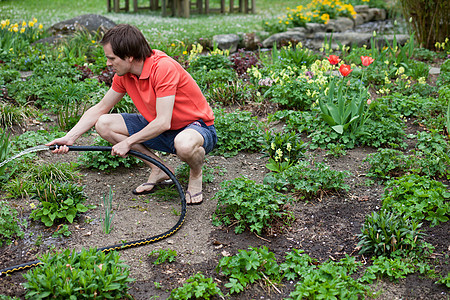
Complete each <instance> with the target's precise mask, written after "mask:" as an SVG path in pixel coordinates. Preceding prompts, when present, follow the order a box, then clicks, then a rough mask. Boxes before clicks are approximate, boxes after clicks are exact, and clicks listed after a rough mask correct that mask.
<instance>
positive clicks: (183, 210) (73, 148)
mask: <svg viewBox="0 0 450 300" xmlns="http://www.w3.org/2000/svg"><path fill="white" fill-rule="evenodd" d="M56 147H58V146H50V147H49V150H54V149H56ZM68 148H69V151H111V149H112V147H107V146H69V147H68ZM128 154H130V155H133V156H136V157H138V158H141V159H143V160H146V161H148V162H150V163H152V164H154V165H155V166H157V167H158V168H160V169H161V170H162V171H163V172H164V173H166V174H167V175H168V176H169V178H170V179H172V181H173V183H174V184H175V187H176V188H177V191H178V194H179V195H180V199H181V214H180V218H179V219H178V222H177V223H176V224H175V225H174V226H173V227H172V228H170V229H169V230H168V231H166V232H164V233H161V234H159V235H155V236H152V237H149V238H146V239H141V240H137V241H132V242H127V243H122V244H116V245H112V246H107V247H103V248H99V249H97V251H102V252H109V251H113V250H123V249H127V248H132V247H139V246H144V245H147V244H153V243H156V242H159V241H161V240H163V239H165V238H168V237H169V236H171V235H173V234H174V233H175V232H177V231H178V230H179V229H180V228H181V226H182V225H183V223H184V220H185V218H186V197H185V195H184V191H183V188H182V187H181V184H180V182H179V181H178V180H177V178H176V177H175V175H174V174H173V173H172V172H171V171H170V170H169V169H168V168H167V167H166V166H165V165H163V164H162V163H160V162H159V161H157V160H156V159H154V158H152V157H150V156H148V155H145V154H143V153H141V152H137V151H134V150H130V152H128ZM40 264H42V262H41V261H39V260H36V261H32V262H28V263H24V264H21V265H17V266H12V267H9V268H6V269H3V270H0V277H2V276H5V275H7V274H11V273H13V272H16V271H21V270H25V269H29V268H32V267H35V266H37V265H40Z"/></svg>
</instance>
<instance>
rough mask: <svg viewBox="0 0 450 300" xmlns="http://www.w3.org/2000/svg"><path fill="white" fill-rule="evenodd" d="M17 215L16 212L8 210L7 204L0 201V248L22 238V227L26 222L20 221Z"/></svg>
mask: <svg viewBox="0 0 450 300" xmlns="http://www.w3.org/2000/svg"><path fill="white" fill-rule="evenodd" d="M17 215H18V212H17V210H16V209H14V208H10V207H9V205H8V202H6V201H0V247H1V246H3V244H6V245H9V244H11V242H12V240H13V239H15V238H22V237H23V236H24V232H23V230H22V227H24V226H26V222H25V221H24V220H20V219H19V218H18V217H17Z"/></svg>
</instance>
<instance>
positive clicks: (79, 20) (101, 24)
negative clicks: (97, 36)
mask: <svg viewBox="0 0 450 300" xmlns="http://www.w3.org/2000/svg"><path fill="white" fill-rule="evenodd" d="M114 26H116V23H114V22H113V21H111V20H110V19H108V18H106V17H104V16H101V15H96V14H87V15H81V16H78V17H75V18H72V19H70V20H65V21H61V22H59V23H56V24H54V25H52V26H51V27H50V29H49V31H50V33H51V34H53V35H69V34H73V33H75V32H76V31H79V30H88V31H90V32H92V33H95V32H101V33H104V32H106V31H107V30H108V29H110V28H112V27H114Z"/></svg>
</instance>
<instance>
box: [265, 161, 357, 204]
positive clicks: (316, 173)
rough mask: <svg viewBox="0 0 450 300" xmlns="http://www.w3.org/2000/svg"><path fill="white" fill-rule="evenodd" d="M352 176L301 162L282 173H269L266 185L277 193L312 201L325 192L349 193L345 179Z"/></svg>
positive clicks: (324, 166) (316, 164)
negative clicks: (290, 194)
mask: <svg viewBox="0 0 450 300" xmlns="http://www.w3.org/2000/svg"><path fill="white" fill-rule="evenodd" d="M349 175H350V174H349V173H348V172H345V171H344V172H341V171H335V170H331V169H330V168H329V167H328V166H327V165H325V164H324V163H320V162H317V163H313V165H310V163H309V162H307V161H300V162H298V163H297V164H295V165H294V166H292V167H290V168H288V169H286V170H284V171H283V172H281V173H273V172H272V173H269V174H267V175H266V177H265V178H264V183H266V184H268V185H270V186H272V187H273V188H274V189H275V190H277V191H287V192H290V193H293V194H294V195H295V196H297V197H299V198H301V199H311V198H313V197H314V196H319V197H320V198H321V197H322V195H323V192H324V191H340V190H344V191H348V190H350V186H349V185H348V184H346V183H345V178H346V177H348V176H349Z"/></svg>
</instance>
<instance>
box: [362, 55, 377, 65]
mask: <svg viewBox="0 0 450 300" xmlns="http://www.w3.org/2000/svg"><path fill="white" fill-rule="evenodd" d="M374 60H375V59H373V58H372V57H370V56H361V62H362V64H363V66H365V67H367V66H368V65H370V64H371V63H373V61H374Z"/></svg>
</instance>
